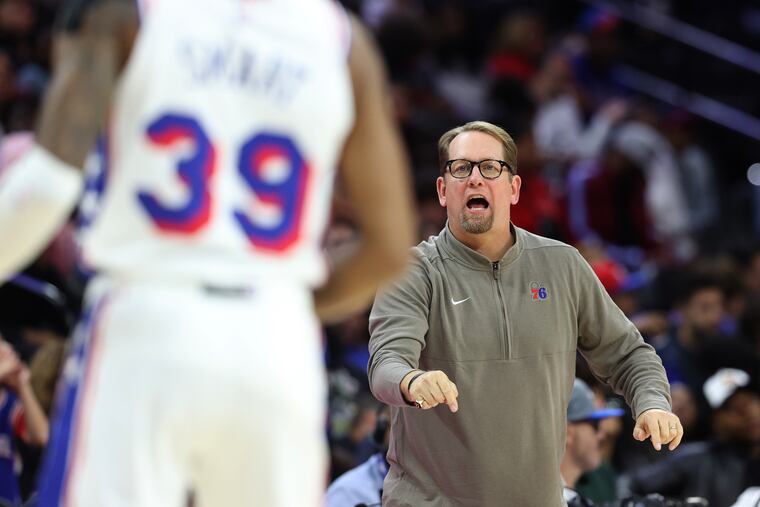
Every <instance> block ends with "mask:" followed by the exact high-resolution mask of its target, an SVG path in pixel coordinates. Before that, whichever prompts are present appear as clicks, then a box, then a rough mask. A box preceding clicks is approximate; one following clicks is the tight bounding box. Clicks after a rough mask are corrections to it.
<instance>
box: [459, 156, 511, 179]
mask: <svg viewBox="0 0 760 507" xmlns="http://www.w3.org/2000/svg"><path fill="white" fill-rule="evenodd" d="M458 161H464V162H467V163H469V164H470V170H469V171H467V174H465V175H464V176H454V173H452V172H451V164H453V163H454V162H458ZM483 162H498V163H499V174H497V175H496V176H493V177H490V178H489V177H488V176H485V175H484V174H483V171H480V164H482V163H483ZM475 167H477V168H478V171H480V175H481V176H483V178H485V179H487V180H495V179H496V178H498V177H499V176H501V173H503V172H504V168H505V167H506V168H507V169H508V170H509V173H510V174H512V175H514V174H517V173H516V172H515V171H514V169H512V166H511V165H509V164H508V163H506V162H505V161H503V160H499V159H496V158H484V159H483V160H477V161H475V160H468V159H466V158H455V159H452V160H447V161H446V170H447V171H448V172H449V174H450V175H451V177H452V178H456V179H458V180H463V179H465V178H469V177H470V175H471V174H472V171H473V170H474V169H475Z"/></svg>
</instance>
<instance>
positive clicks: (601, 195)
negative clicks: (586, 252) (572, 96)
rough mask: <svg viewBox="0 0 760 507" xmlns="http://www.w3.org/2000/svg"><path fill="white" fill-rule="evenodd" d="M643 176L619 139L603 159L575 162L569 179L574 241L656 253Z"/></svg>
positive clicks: (571, 226)
mask: <svg viewBox="0 0 760 507" xmlns="http://www.w3.org/2000/svg"><path fill="white" fill-rule="evenodd" d="M646 185H647V183H646V178H645V176H644V171H643V169H642V167H641V165H640V163H639V161H638V160H637V159H635V158H632V157H631V156H629V155H628V153H627V152H626V151H625V146H624V145H623V144H622V143H620V142H619V141H613V142H612V143H610V144H609V145H608V146H607V148H606V149H605V151H604V153H603V154H602V156H601V157H599V158H597V159H594V160H587V161H583V162H579V163H577V164H575V165H574V166H573V167H572V168H571V169H570V172H569V173H568V177H567V203H568V220H569V225H570V232H571V234H572V236H573V238H574V239H575V240H576V241H582V242H590V243H593V244H596V245H599V246H602V247H604V248H606V247H607V246H609V245H614V246H616V247H622V248H623V249H636V250H641V249H643V250H645V251H654V250H655V248H656V246H657V242H656V240H655V232H654V225H653V224H652V217H651V215H650V211H649V209H648V207H647V206H646V197H645V195H646Z"/></svg>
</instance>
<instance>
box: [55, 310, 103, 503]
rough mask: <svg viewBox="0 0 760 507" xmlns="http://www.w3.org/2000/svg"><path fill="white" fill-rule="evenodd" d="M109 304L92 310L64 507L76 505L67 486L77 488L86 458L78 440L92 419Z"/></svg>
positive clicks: (84, 433) (65, 481) (64, 484)
mask: <svg viewBox="0 0 760 507" xmlns="http://www.w3.org/2000/svg"><path fill="white" fill-rule="evenodd" d="M109 301H110V299H109V298H108V296H106V297H105V298H104V299H103V300H102V301H101V302H100V307H99V308H97V309H96V310H95V315H94V316H93V322H92V333H91V336H90V344H89V350H88V351H87V360H86V364H85V372H84V378H83V379H82V382H83V385H82V392H81V393H80V394H81V396H80V398H79V400H77V408H76V415H75V416H74V421H73V425H72V428H71V437H70V438H71V454H70V456H69V460H68V463H67V464H66V471H65V472H64V478H63V489H62V491H61V499H62V505H63V507H74V506H76V505H77V503H76V502H75V501H74V499H73V493H72V491H73V488H69V486H71V485H72V484H76V481H77V479H78V476H79V473H80V470H79V469H80V467H81V464H82V456H83V455H84V454H85V452H84V451H85V443H84V441H82V440H80V438H79V437H80V436H81V435H87V434H88V433H89V422H90V421H89V418H88V417H89V416H91V415H92V410H91V409H90V405H91V404H92V400H93V398H94V397H95V388H96V387H97V386H95V385H94V383H93V379H94V377H95V374H96V372H98V371H99V370H100V368H99V367H100V354H101V347H100V346H101V342H102V340H101V333H100V324H101V322H102V321H103V320H102V319H103V316H104V314H105V310H106V306H107V304H108V302H109Z"/></svg>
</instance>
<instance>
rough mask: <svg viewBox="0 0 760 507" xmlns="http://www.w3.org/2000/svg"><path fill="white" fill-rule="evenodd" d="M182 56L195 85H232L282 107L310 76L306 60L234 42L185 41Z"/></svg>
mask: <svg viewBox="0 0 760 507" xmlns="http://www.w3.org/2000/svg"><path fill="white" fill-rule="evenodd" d="M179 57H180V62H182V64H183V68H185V69H186V70H187V71H188V73H189V78H190V82H191V83H193V84H196V85H202V86H213V85H223V86H231V87H235V88H239V89H243V90H246V91H249V92H251V93H256V94H261V95H264V96H266V98H268V99H271V100H274V101H276V102H277V103H278V104H280V105H282V106H285V105H288V104H289V103H290V102H291V101H292V99H293V97H294V96H295V95H296V93H297V92H298V90H299V89H300V88H301V86H302V85H303V84H304V83H305V82H306V81H307V80H308V76H309V72H308V68H307V64H306V62H304V61H295V60H293V59H292V58H288V57H286V56H285V55H281V54H277V53H273V52H268V53H267V54H262V53H257V52H256V51H254V50H253V49H252V48H250V47H242V46H239V45H234V44H231V43H228V44H219V43H212V42H206V41H202V40H185V41H182V42H180V45H179Z"/></svg>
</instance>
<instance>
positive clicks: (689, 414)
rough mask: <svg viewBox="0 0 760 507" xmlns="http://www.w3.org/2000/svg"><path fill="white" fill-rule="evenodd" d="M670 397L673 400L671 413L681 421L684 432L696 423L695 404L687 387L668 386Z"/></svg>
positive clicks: (677, 384) (678, 384) (682, 385)
mask: <svg viewBox="0 0 760 507" xmlns="http://www.w3.org/2000/svg"><path fill="white" fill-rule="evenodd" d="M670 396H671V398H672V400H673V413H674V414H675V415H677V416H678V418H679V419H680V420H681V424H682V425H683V427H684V430H685V431H688V430H690V429H692V428H693V427H694V425H695V424H696V423H697V402H696V401H695V400H694V395H693V394H692V392H691V389H689V387H688V386H686V385H685V384H682V383H674V384H673V385H671V386H670Z"/></svg>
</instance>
